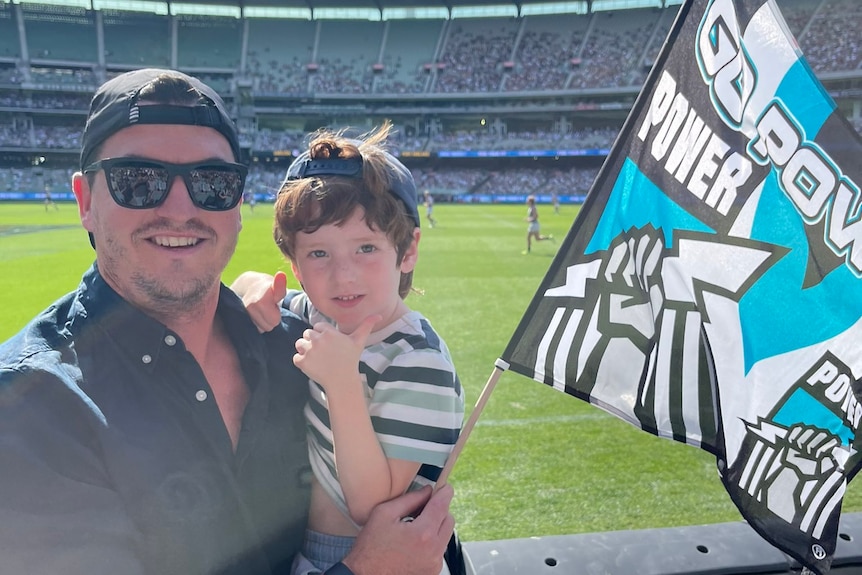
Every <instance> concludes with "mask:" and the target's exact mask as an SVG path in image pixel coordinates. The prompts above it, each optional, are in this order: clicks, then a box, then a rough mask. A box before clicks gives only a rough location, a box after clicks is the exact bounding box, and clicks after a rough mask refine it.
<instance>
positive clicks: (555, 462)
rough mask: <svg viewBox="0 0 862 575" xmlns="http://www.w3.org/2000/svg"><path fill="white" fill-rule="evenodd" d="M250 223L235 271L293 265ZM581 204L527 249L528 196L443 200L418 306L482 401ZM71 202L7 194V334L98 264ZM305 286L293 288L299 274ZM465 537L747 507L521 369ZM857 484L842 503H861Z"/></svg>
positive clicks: (477, 443) (465, 492)
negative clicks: (472, 202)
mask: <svg viewBox="0 0 862 575" xmlns="http://www.w3.org/2000/svg"><path fill="white" fill-rule="evenodd" d="M243 212H244V225H245V228H244V230H243V233H242V235H241V237H240V243H239V247H238V249H237V253H236V255H235V257H234V259H233V261H232V262H231V265H230V266H229V268H228V269H227V271H226V273H225V281H226V282H227V283H230V282H231V281H232V280H233V279H234V278H235V277H236V275H237V274H239V273H240V272H241V271H243V270H247V269H255V270H260V271H269V272H272V271H275V270H277V269H284V270H286V271H287V270H289V266H286V265H285V264H284V262H283V260H282V258H281V256H280V254H279V252H278V250H277V249H276V248H275V246H274V245H273V243H272V240H271V234H270V229H271V219H272V210H271V206H269V205H260V204H259V205H258V206H257V208H256V211H255V212H254V213H253V214H252V213H250V212H249V211H248V209H247V208H243ZM576 213H577V208H576V207H573V206H563V207H562V209H561V213H560V214H559V215H554V214H553V213H552V211H551V208H550V207H549V206H539V214H540V217H541V221H542V231H543V232H544V233H552V234H554V235H555V236H556V237H557V238H558V241H557V242H555V243H551V242H542V243H540V244H538V245H535V246H534V248H533V253H532V254H530V255H527V256H524V255H521V251H522V250H523V249H524V242H525V233H526V223H525V222H524V221H523V216H524V214H525V208H524V207H523V206H520V205H518V206H451V205H446V204H438V205H437V206H436V208H435V216H436V217H437V219H438V222H439V225H438V227H436V228H434V229H428V228H427V227H426V228H423V236H422V242H421V244H420V258H419V266H418V270H417V272H416V276H415V282H414V283H415V285H416V286H417V287H418V288H421V289H422V290H424V292H425V293H424V295H411V296H410V298H409V299H408V303H409V304H410V305H411V306H412V307H413V308H415V309H418V310H420V311H422V312H423V313H424V314H426V315H427V316H428V317H429V318H430V320H431V321H432V323H433V324H434V326H435V328H436V329H437V330H438V331H439V332H440V334H441V335H442V336H443V337H444V339H445V340H446V341H447V343H448V344H449V348H450V349H451V351H452V353H453V355H454V358H455V362H456V365H457V367H458V371H459V374H460V376H461V381H462V383H463V384H464V386H465V389H466V391H467V403H468V406H470V407H472V405H473V404H474V403H475V401H476V398H477V397H478V396H479V393H480V391H481V390H482V387H483V386H484V384H485V381H486V380H487V379H488V376H489V375H490V374H491V372H492V369H493V363H494V360H495V359H496V358H497V357H498V355H499V354H500V353H502V351H503V349H504V348H505V346H506V344H507V343H508V341H509V338H510V337H511V335H512V332H513V331H514V329H515V326H516V325H517V323H518V321H519V320H520V318H521V315H522V314H523V312H524V310H525V308H526V306H527V304H528V303H529V301H530V299H531V297H532V295H533V293H534V291H535V289H536V287H537V286H538V284H539V282H540V281H541V279H542V277H543V276H544V274H545V272H546V270H547V268H548V265H549V264H550V262H551V258H552V256H553V255H554V252H555V250H556V248H557V246H558V245H559V239H562V237H563V236H564V235H565V234H566V232H567V231H568V229H569V227H570V226H571V223H572V221H573V219H574V217H575V215H576ZM93 257H94V255H93V251H92V250H91V249H90V246H89V243H88V242H87V237H86V234H85V232H84V231H83V230H82V229H81V228H80V225H79V222H78V218H77V211H76V208H75V206H74V205H73V204H61V205H60V210H59V211H57V212H54V211H53V210H52V211H49V212H46V211H45V209H44V206H43V205H42V204H38V203H33V204H9V203H0V265H2V273H0V293H3V294H4V304H5V305H4V306H3V307H2V310H0V339H6V338H7V337H9V336H10V335H12V334H13V333H15V332H16V331H17V330H19V329H20V328H21V327H22V326H23V325H24V324H25V323H26V322H27V321H28V320H29V319H30V318H31V317H32V316H33V315H34V314H36V313H37V312H39V311H40V310H42V309H43V308H45V307H46V306H47V305H48V304H50V303H51V302H52V301H53V300H54V299H56V298H57V297H58V296H60V295H62V294H64V293H66V292H68V291H70V290H72V289H74V288H75V287H76V285H77V283H78V281H79V279H80V276H81V274H82V272H83V271H84V269H85V268H86V267H87V266H89V264H90V263H91V262H92V260H93ZM293 285H294V286H295V285H296V284H295V283H293ZM451 483H452V484H453V485H454V487H455V489H456V501H455V503H454V504H453V512H454V514H455V517H456V519H457V521H458V530H459V533H460V535H461V536H462V538H463V539H464V540H468V541H470V540H472V541H478V540H488V539H507V538H519V537H528V536H533V535H554V534H565V533H580V532H590V531H610V530H619V529H640V528H653V527H671V526H680V525H699V524H707V523H718V522H725V521H736V520H739V519H740V516H739V513H738V512H737V511H736V508H735V507H734V506H733V504H732V503H731V501H730V499H729V497H728V496H727V494H726V492H725V491H724V488H723V487H722V486H721V483H720V481H719V479H718V475H717V472H716V469H715V462H714V459H713V458H712V456H710V455H709V454H708V453H706V452H703V451H700V450H698V449H695V448H693V447H689V446H686V445H681V444H678V443H674V442H672V441H668V440H665V439H659V438H657V437H654V436H652V435H650V434H647V433H644V432H642V431H639V430H637V429H635V428H634V427H632V426H630V425H629V424H627V423H624V422H622V421H620V420H618V419H616V418H614V417H612V416H610V415H607V414H605V413H604V412H602V411H600V410H598V409H597V408H595V407H592V406H590V405H588V404H586V403H584V402H581V401H579V400H577V399H575V398H573V397H569V396H567V395H564V394H562V393H559V392H557V391H554V390H552V389H550V388H548V387H546V386H544V385H541V384H539V383H536V382H534V381H532V380H529V379H527V378H524V377H522V376H520V375H517V374H512V373H506V374H504V375H503V377H502V379H501V380H500V383H499V384H498V386H497V389H496V391H495V392H494V394H493V395H492V396H491V398H490V401H489V402H488V405H487V407H486V409H485V411H484V413H483V414H482V417H481V418H480V420H479V423H478V424H477V426H476V428H475V429H474V431H473V434H472V436H471V437H470V440H469V442H468V443H467V446H466V448H465V450H464V453H463V454H462V456H461V458H460V459H459V461H458V463H457V465H456V467H455V470H454V472H453V474H452V477H451ZM854 487H855V483H854V484H852V485H851V489H850V490H849V492H848V494H847V496H846V497H845V506H844V509H845V511H862V491H860V489H854Z"/></svg>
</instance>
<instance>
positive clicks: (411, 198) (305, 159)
mask: <svg viewBox="0 0 862 575" xmlns="http://www.w3.org/2000/svg"><path fill="white" fill-rule="evenodd" d="M355 143H356V144H357V145H359V144H360V143H361V142H355ZM380 153H382V154H383V156H384V157H385V158H386V164H387V166H388V167H389V169H390V170H391V171H392V172H393V175H392V177H391V178H390V182H389V185H390V189H389V193H390V194H392V195H393V196H395V197H396V198H398V199H399V200H401V203H402V204H404V207H405V208H407V215H408V216H410V219H411V220H413V222H414V223H415V224H416V227H417V228H418V227H420V225H419V222H420V220H419V207H418V206H417V203H416V183H415V182H414V181H413V174H411V173H410V170H408V169H407V167H406V166H405V165H404V164H402V163H401V162H400V161H398V159H397V158H395V156H393V155H392V154H390V153H389V152H387V151H385V150H381V151H380ZM312 176H342V177H346V178H357V179H361V178H362V157H354V158H322V159H319V160H313V159H311V154H310V153H309V152H308V151H305V152H303V153H301V154H300V155H299V156H298V157H297V158H296V159H295V160H294V161H293V163H291V164H290V167H288V168H287V175H286V176H285V178H284V181H285V183H286V182H288V181H290V180H301V179H302V178H310V177H312Z"/></svg>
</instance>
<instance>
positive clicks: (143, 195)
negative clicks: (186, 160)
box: [83, 158, 248, 212]
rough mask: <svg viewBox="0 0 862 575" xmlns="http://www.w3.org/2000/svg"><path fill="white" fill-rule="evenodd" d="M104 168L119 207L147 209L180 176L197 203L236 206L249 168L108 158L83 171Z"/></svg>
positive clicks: (204, 206)
mask: <svg viewBox="0 0 862 575" xmlns="http://www.w3.org/2000/svg"><path fill="white" fill-rule="evenodd" d="M99 170H105V181H107V183H108V191H109V192H110V193H111V197H112V198H114V201H115V202H117V204H119V205H120V206H123V207H124V208H129V209H132V210H145V209H149V208H155V207H156V206H159V205H161V204H162V203H163V202H164V201H165V198H167V197H168V192H169V191H170V189H171V184H172V183H173V181H174V178H175V177H177V176H180V177H182V179H183V182H185V184H186V189H187V190H188V191H189V197H190V198H191V199H192V203H194V205H195V206H197V207H199V208H201V209H203V210H210V211H213V212H221V211H224V210H230V209H233V208H235V207H236V205H237V204H238V203H239V201H240V200H241V199H242V190H243V187H244V186H245V177H246V174H248V168H247V167H246V166H243V165H242V164H233V163H231V162H224V161H221V160H211V161H206V162H199V163H194V164H172V163H170V162H159V161H157V160H150V159H147V158H106V159H104V160H99V161H98V162H93V163H92V164H90V165H89V166H87V167H86V168H84V170H83V171H84V173H85V174H86V173H91V172H98V171H99Z"/></svg>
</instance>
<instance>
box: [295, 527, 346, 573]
mask: <svg viewBox="0 0 862 575" xmlns="http://www.w3.org/2000/svg"><path fill="white" fill-rule="evenodd" d="M354 541H356V538H355V537H342V536H340V535H328V534H326V533H320V532H319V531H312V530H311V529H306V530H305V539H304V540H303V542H302V552H301V553H300V554H299V555H298V556H297V557H296V559H295V560H294V562H293V569H292V570H291V571H292V573H294V575H302V574H304V573H314V572H316V571H325V570H326V569H328V568H330V567H332V566H333V565H335V564H336V563H338V562H339V561H341V560H342V559H344V557H345V555H347V553H348V552H349V551H350V549H351V548H352V547H353V542H354Z"/></svg>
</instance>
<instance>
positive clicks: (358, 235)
mask: <svg viewBox="0 0 862 575" xmlns="http://www.w3.org/2000/svg"><path fill="white" fill-rule="evenodd" d="M363 215H364V212H363V210H362V208H357V209H356V210H355V211H354V212H353V214H351V216H350V217H349V218H348V219H346V220H345V221H344V222H343V223H342V224H341V225H338V226H336V225H334V224H328V225H325V226H321V227H320V228H319V229H318V230H316V231H314V232H312V233H303V232H300V233H299V234H297V236H296V245H295V250H294V253H295V258H294V260H293V261H292V262H291V267H292V268H293V273H294V275H295V276H296V278H297V279H298V280H299V281H300V282H302V287H303V289H304V290H305V293H306V294H308V298H309V299H310V300H311V303H312V304H314V307H316V308H317V309H318V310H320V311H321V313H323V314H324V315H325V316H327V317H328V318H330V319H332V320H333V321H334V322H335V323H336V325H337V326H338V329H339V330H340V331H341V332H343V333H352V332H353V331H354V330H355V329H356V327H357V326H358V325H359V324H360V323H361V322H362V321H363V320H364V319H365V318H366V317H368V316H370V315H374V314H379V315H380V316H381V317H382V318H383V319H382V320H381V321H379V322H377V323H376V324H375V326H374V330H375V331H376V330H378V329H380V328H382V327H384V326H386V325H388V324H390V323H392V322H393V321H395V320H396V319H397V318H399V317H401V316H402V315H404V314H405V313H406V312H407V311H408V307H407V305H406V304H405V303H404V301H403V300H402V299H401V297H400V296H399V295H398V284H399V282H400V280H401V274H402V273H406V272H410V271H413V268H414V267H415V265H416V258H417V256H418V244H419V229H418V228H417V229H415V230H414V239H413V243H412V244H411V245H410V248H409V249H408V250H407V252H406V253H405V254H404V257H403V259H402V260H401V263H400V264H399V263H397V259H398V254H397V252H396V250H395V246H394V245H393V244H392V242H391V241H390V240H389V238H387V237H386V235H385V234H384V233H383V232H381V231H379V230H376V229H375V230H372V229H371V228H369V227H368V224H366V223H365V220H364V219H363Z"/></svg>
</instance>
